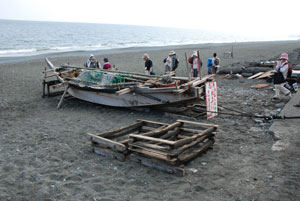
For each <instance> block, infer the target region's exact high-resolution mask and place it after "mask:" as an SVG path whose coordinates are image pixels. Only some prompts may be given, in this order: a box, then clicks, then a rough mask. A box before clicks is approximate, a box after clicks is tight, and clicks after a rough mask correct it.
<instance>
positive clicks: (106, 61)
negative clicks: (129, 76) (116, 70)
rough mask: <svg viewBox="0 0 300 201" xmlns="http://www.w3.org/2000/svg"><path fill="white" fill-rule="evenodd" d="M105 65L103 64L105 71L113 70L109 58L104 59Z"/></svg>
mask: <svg viewBox="0 0 300 201" xmlns="http://www.w3.org/2000/svg"><path fill="white" fill-rule="evenodd" d="M103 61H104V64H103V69H105V70H107V69H111V65H110V63H109V61H108V58H104V60H103Z"/></svg>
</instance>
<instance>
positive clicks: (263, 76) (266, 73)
mask: <svg viewBox="0 0 300 201" xmlns="http://www.w3.org/2000/svg"><path fill="white" fill-rule="evenodd" d="M273 74H274V70H270V71H267V72H265V73H263V74H262V75H260V76H258V77H256V78H255V79H256V80H257V79H262V78H266V77H269V76H271V75H273Z"/></svg>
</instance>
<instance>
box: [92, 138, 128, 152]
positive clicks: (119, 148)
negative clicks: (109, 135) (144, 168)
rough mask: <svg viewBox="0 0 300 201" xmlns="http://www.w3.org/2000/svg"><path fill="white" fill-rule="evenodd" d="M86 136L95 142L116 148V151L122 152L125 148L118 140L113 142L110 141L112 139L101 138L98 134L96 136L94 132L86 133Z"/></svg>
mask: <svg viewBox="0 0 300 201" xmlns="http://www.w3.org/2000/svg"><path fill="white" fill-rule="evenodd" d="M87 136H88V138H90V140H92V141H93V142H96V143H98V144H100V145H102V146H106V147H109V148H111V149H113V150H116V151H121V152H123V151H125V150H126V149H127V148H126V146H125V145H124V144H121V143H119V142H115V141H112V140H109V139H106V138H103V137H100V136H97V135H94V134H91V133H87Z"/></svg>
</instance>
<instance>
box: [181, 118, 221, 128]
mask: <svg viewBox="0 0 300 201" xmlns="http://www.w3.org/2000/svg"><path fill="white" fill-rule="evenodd" d="M177 121H178V122H182V123H186V124H193V125H198V126H207V127H215V128H218V127H219V126H218V125H216V124H205V123H199V122H195V121H186V120H181V119H178V120H177Z"/></svg>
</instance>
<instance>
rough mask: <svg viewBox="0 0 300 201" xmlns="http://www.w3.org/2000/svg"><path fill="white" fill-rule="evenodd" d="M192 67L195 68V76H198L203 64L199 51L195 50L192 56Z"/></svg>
mask: <svg viewBox="0 0 300 201" xmlns="http://www.w3.org/2000/svg"><path fill="white" fill-rule="evenodd" d="M192 58H193V59H192V69H193V78H194V79H195V78H197V77H198V76H199V71H200V67H201V65H202V62H201V60H200V59H199V58H198V53H197V51H194V53H193V56H192Z"/></svg>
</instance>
